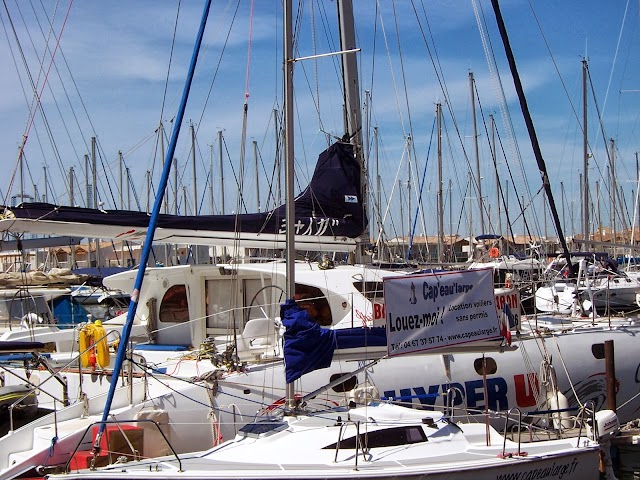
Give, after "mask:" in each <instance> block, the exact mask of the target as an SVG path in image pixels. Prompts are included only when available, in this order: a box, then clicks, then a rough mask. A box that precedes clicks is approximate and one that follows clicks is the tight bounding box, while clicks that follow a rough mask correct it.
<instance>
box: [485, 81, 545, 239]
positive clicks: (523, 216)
mask: <svg viewBox="0 0 640 480" xmlns="http://www.w3.org/2000/svg"><path fill="white" fill-rule="evenodd" d="M476 97H477V101H478V106H479V109H480V116H481V118H482V124H483V126H484V130H485V135H486V136H487V138H489V129H488V128H487V122H486V118H485V116H484V109H483V108H482V103H481V102H480V96H479V95H478V92H477V89H476ZM496 130H497V129H496ZM491 148H492V147H491V144H489V149H491ZM491 153H492V154H493V151H492V152H491ZM492 158H494V155H492ZM495 162H496V163H494V165H493V166H494V169H495V171H496V172H497V171H498V165H497V160H495ZM506 163H507V162H505V164H506ZM507 168H508V165H507ZM512 181H513V177H512ZM527 186H528V182H527ZM540 190H541V189H539V190H538V191H537V192H536V196H537V195H538V193H540ZM527 195H528V199H527V200H528V202H529V204H533V198H534V196H533V195H532V194H531V192H530V191H529V189H527ZM516 198H517V200H518V202H519V203H520V197H519V196H518V195H516ZM483 205H484V203H483ZM503 206H504V209H505V210H507V205H506V201H505V200H504V199H503ZM520 211H521V212H522V213H521V215H522V221H523V224H524V227H525V230H526V234H527V235H528V236H529V238H532V234H531V229H530V228H529V222H528V221H527V217H525V215H524V212H525V209H524V208H523V206H522V205H520ZM486 213H487V218H489V212H488V210H487V212H486ZM516 219H517V217H516ZM516 219H514V221H515V220H516ZM533 221H534V225H535V228H536V231H538V232H540V231H541V228H540V223H539V220H538V215H533ZM512 227H513V226H512V225H510V224H509V230H510V233H511V235H512V238H515V237H514V236H513V230H512ZM500 234H502V232H500Z"/></svg>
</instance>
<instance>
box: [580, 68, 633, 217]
mask: <svg viewBox="0 0 640 480" xmlns="http://www.w3.org/2000/svg"><path fill="white" fill-rule="evenodd" d="M587 77H588V78H589V85H590V86H591V94H592V96H593V104H594V106H595V108H596V114H597V118H598V125H599V127H600V131H601V133H602V139H603V141H604V144H605V145H604V146H605V148H604V150H605V153H606V156H607V164H608V165H609V166H613V160H612V158H611V153H610V152H609V148H608V146H607V142H606V135H605V132H604V124H603V122H602V116H601V112H600V108H599V107H598V102H597V99H596V95H595V91H594V89H593V79H592V78H591V72H590V70H589V66H588V65H587ZM590 148H591V147H590ZM596 168H597V169H598V172H599V173H600V178H602V179H603V180H604V181H603V183H604V188H605V191H606V192H607V193H608V194H609V198H617V200H618V202H619V204H622V201H621V199H620V194H619V192H617V191H614V192H612V191H611V189H610V188H609V187H610V185H609V182H607V181H606V180H607V179H606V177H605V176H604V174H603V172H602V171H601V170H600V166H599V165H598V164H597V162H596ZM607 176H608V175H607ZM618 213H619V212H613V214H614V215H618ZM619 216H620V220H621V221H622V223H623V227H624V228H626V226H627V222H626V220H629V219H628V218H627V219H625V217H624V216H623V215H622V213H620V214H619Z"/></svg>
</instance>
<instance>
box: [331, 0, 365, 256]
mask: <svg viewBox="0 0 640 480" xmlns="http://www.w3.org/2000/svg"><path fill="white" fill-rule="evenodd" d="M337 4H338V25H339V28H340V50H341V51H342V52H343V53H342V55H341V57H342V83H343V86H344V102H345V110H346V115H345V121H346V125H345V137H347V138H345V139H344V140H345V141H349V142H350V143H351V144H352V145H353V146H354V149H353V151H354V153H355V157H356V161H357V162H358V164H359V165H360V192H361V194H362V210H363V214H364V215H363V217H362V218H363V219H365V220H364V221H365V222H366V221H367V220H366V219H367V218H369V215H368V213H369V212H368V210H369V201H368V192H367V185H368V181H367V176H368V173H367V168H366V165H365V162H364V157H363V155H362V112H361V111H360V88H359V80H358V62H357V58H356V35H355V28H354V19H353V2H352V0H338V2H337ZM363 227H364V225H363ZM362 230H363V233H362V235H361V236H360V241H359V242H358V244H357V245H356V262H362V260H363V256H364V244H365V243H368V242H369V240H370V238H369V235H368V230H366V229H364V228H363V229H362Z"/></svg>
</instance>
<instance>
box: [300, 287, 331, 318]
mask: <svg viewBox="0 0 640 480" xmlns="http://www.w3.org/2000/svg"><path fill="white" fill-rule="evenodd" d="M295 299H296V303H297V304H298V305H299V306H300V308H303V309H305V310H306V311H307V312H308V313H309V316H310V317H311V318H312V319H313V320H314V321H315V322H316V323H317V324H318V325H320V326H321V327H330V326H331V325H332V324H333V316H332V315H331V307H330V306H329V302H328V301H327V297H325V296H324V294H323V293H322V290H320V289H319V288H318V287H312V286H310V285H303V284H300V283H296V295H295Z"/></svg>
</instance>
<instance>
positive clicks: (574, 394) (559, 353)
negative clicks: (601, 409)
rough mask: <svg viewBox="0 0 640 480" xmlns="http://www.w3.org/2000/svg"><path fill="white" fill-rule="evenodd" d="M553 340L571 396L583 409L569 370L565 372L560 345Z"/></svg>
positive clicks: (565, 367) (565, 366)
mask: <svg viewBox="0 0 640 480" xmlns="http://www.w3.org/2000/svg"><path fill="white" fill-rule="evenodd" d="M554 340H555V342H556V350H558V355H559V356H560V363H561V364H562V368H563V369H564V373H565V374H566V375H567V378H568V379H569V385H571V391H572V392H573V396H574V397H575V398H576V402H578V405H580V407H581V408H584V405H583V403H582V402H581V401H580V398H579V397H578V392H576V389H575V387H574V385H573V381H572V380H571V377H570V376H569V370H567V365H566V364H565V362H564V358H563V357H562V352H561V351H560V345H558V338H557V337H554ZM634 398H635V397H634ZM630 401H631V400H630Z"/></svg>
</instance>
